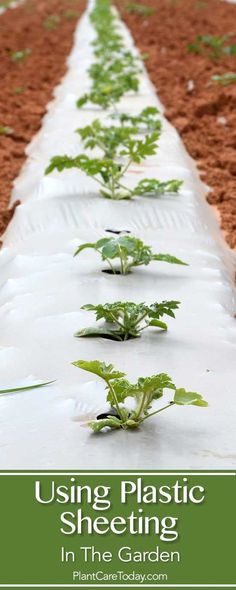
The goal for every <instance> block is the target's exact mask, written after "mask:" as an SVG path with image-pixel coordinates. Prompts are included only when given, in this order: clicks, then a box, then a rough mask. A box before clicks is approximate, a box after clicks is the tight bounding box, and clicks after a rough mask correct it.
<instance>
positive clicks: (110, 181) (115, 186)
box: [45, 120, 182, 200]
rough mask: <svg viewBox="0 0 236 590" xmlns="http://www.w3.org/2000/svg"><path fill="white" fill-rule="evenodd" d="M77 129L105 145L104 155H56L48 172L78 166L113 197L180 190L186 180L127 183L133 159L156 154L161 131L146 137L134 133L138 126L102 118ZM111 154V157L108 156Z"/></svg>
mask: <svg viewBox="0 0 236 590" xmlns="http://www.w3.org/2000/svg"><path fill="white" fill-rule="evenodd" d="M77 131H78V133H79V134H80V136H81V137H82V139H83V140H84V142H85V147H87V148H90V149H94V148H95V147H97V148H99V149H101V150H102V151H103V154H104V157H103V158H90V157H89V156H87V155H86V154H80V155H79V156H76V157H75V158H70V157H69V156H54V157H53V158H51V161H50V164H49V166H48V167H47V168H46V171H45V174H50V173H51V172H53V171H54V170H57V171H58V172H62V171H63V170H66V169H70V168H78V169H79V170H82V171H83V172H84V173H85V174H86V175H87V176H89V177H91V178H93V179H94V180H95V181H96V182H97V183H98V184H99V186H100V195H101V196H102V197H105V198H107V199H113V200H123V199H131V198H132V197H134V196H144V195H152V196H159V195H160V194H165V193H177V192H178V191H179V188H180V187H181V185H182V181H179V180H175V179H172V180H168V181H166V182H161V181H159V180H157V179H143V180H141V181H140V182H139V183H138V184H137V185H136V187H135V188H134V189H130V188H129V187H127V186H126V185H124V183H123V178H124V176H125V174H126V173H127V172H128V170H129V168H130V166H131V164H132V163H134V162H135V163H136V164H140V163H141V162H143V161H144V160H145V159H146V158H147V157H148V156H153V155H155V153H156V151H157V148H158V145H157V141H158V139H159V134H160V133H159V132H158V131H154V132H153V133H151V134H149V135H146V136H145V138H144V139H137V138H135V137H133V135H132V134H133V133H136V132H137V129H136V128H129V129H127V128H124V129H122V128H116V127H112V128H111V130H110V128H109V127H108V128H106V127H103V126H102V125H101V123H100V122H99V121H98V120H96V121H94V122H93V123H92V125H89V126H86V127H84V128H82V129H78V130H77ZM108 155H109V156H110V157H107V156H108ZM115 156H116V157H117V158H119V160H120V161H119V162H116V161H114V159H113V158H114V157H115ZM122 162H123V163H122Z"/></svg>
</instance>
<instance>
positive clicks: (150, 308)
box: [75, 301, 180, 342]
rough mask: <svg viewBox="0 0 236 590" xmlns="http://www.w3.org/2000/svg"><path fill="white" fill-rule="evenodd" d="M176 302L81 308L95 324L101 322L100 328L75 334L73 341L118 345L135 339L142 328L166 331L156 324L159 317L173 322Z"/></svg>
mask: <svg viewBox="0 0 236 590" xmlns="http://www.w3.org/2000/svg"><path fill="white" fill-rule="evenodd" d="M179 304H180V302H179V301H162V302H161V303H157V302H155V303H152V305H147V304H146V303H133V302H131V301H115V302H114V303H105V304H104V305H102V304H98V305H92V304H86V305H83V306H82V307H81V309H84V310H85V311H94V312H95V313H96V320H97V321H98V320H101V319H103V320H105V324H104V326H99V327H98V328H96V327H95V328H94V327H92V328H84V329H83V330H79V332H77V333H76V334H75V336H76V337H84V336H86V337H91V336H92V337H94V336H100V337H103V338H109V339H111V340H118V341H120V342H122V341H125V340H129V339H130V338H139V337H140V336H141V333H142V331H143V330H145V329H146V328H148V327H150V326H153V327H155V328H160V329H161V330H167V324H166V323H165V322H162V321H161V320H160V318H161V317H163V315H167V316H169V317H172V318H175V314H174V310H176V309H178V307H179Z"/></svg>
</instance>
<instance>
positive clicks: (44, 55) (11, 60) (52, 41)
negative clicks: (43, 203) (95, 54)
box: [0, 0, 86, 233]
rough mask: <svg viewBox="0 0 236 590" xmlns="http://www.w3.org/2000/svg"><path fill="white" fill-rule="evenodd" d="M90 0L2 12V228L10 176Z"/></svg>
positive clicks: (39, 1)
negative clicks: (87, 0) (79, 19)
mask: <svg viewBox="0 0 236 590" xmlns="http://www.w3.org/2000/svg"><path fill="white" fill-rule="evenodd" d="M85 5H86V0H50V2H49V1H48V0H26V2H25V4H23V5H22V6H19V7H18V8H15V9H13V10H7V11H6V12H5V13H4V14H3V15H1V16H0V54H1V60H0V233H2V232H3V230H4V229H5V227H6V225H7V223H8V222H9V220H10V218H11V216H12V213H13V211H12V210H9V209H8V203H9V198H10V194H11V189H12V181H13V180H14V178H15V177H16V176H17V175H18V174H19V171H20V168H21V166H22V164H23V163H24V160H25V155H24V150H25V147H26V145H27V144H28V143H29V141H30V140H31V138H32V136H33V135H34V134H35V133H36V132H37V131H38V129H39V127H40V124H41V119H42V116H43V115H44V113H45V108H46V105H47V103H48V102H49V100H50V99H51V97H52V91H53V89H54V87H55V85H56V84H57V83H58V82H59V81H60V78H61V77H62V75H63V74H64V73H65V70H66V58H67V56H68V54H69V52H70V49H71V47H72V43H73V32H74V29H75V26H76V23H77V21H78V18H79V16H80V15H81V13H82V11H83V9H84V7H85Z"/></svg>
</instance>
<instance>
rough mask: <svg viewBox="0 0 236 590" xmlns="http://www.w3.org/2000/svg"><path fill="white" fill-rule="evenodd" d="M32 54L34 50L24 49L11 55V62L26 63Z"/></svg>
mask: <svg viewBox="0 0 236 590" xmlns="http://www.w3.org/2000/svg"><path fill="white" fill-rule="evenodd" d="M31 53H32V49H30V48H27V49H22V50H21V51H13V52H12V53H11V60H12V61H14V62H18V63H20V62H22V61H24V60H25V59H26V58H27V57H29V56H30V55H31Z"/></svg>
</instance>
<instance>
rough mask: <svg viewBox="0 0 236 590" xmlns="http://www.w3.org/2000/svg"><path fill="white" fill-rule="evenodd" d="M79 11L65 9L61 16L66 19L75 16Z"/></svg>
mask: <svg viewBox="0 0 236 590" xmlns="http://www.w3.org/2000/svg"><path fill="white" fill-rule="evenodd" d="M78 15H79V13H78V12H77V11H76V10H65V11H64V12H63V13H62V16H63V17H64V18H66V19H71V18H77V17H78Z"/></svg>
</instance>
